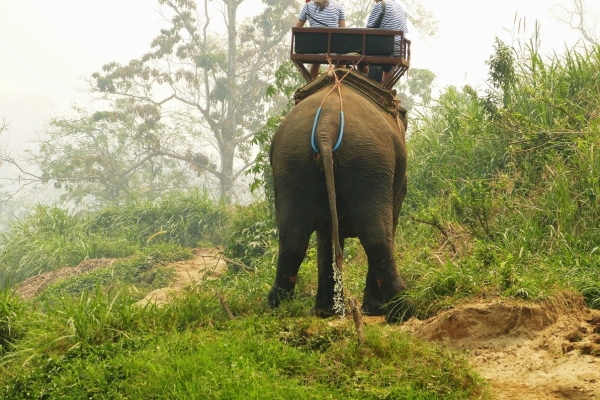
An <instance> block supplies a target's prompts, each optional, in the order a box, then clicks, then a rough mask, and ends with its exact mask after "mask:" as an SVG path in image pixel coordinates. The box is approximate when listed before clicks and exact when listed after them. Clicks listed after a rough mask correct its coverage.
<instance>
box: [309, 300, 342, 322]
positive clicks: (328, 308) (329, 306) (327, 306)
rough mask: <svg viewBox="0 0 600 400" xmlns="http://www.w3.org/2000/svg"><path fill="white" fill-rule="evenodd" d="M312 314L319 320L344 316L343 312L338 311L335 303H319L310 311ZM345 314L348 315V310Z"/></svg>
mask: <svg viewBox="0 0 600 400" xmlns="http://www.w3.org/2000/svg"><path fill="white" fill-rule="evenodd" d="M344 304H345V303H344ZM310 313H311V315H314V316H317V317H319V318H331V317H334V316H336V315H338V316H341V315H342V312H341V311H340V310H339V309H336V308H335V306H334V304H333V303H329V302H318V301H317V302H316V303H315V306H314V307H313V308H311V309H310ZM344 313H345V314H348V309H345V310H344Z"/></svg>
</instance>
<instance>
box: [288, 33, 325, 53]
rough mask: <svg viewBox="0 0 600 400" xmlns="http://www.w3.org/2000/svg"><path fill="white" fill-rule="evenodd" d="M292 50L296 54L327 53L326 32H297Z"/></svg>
mask: <svg viewBox="0 0 600 400" xmlns="http://www.w3.org/2000/svg"><path fill="white" fill-rule="evenodd" d="M294 51H295V52H296V53H297V54H319V53H327V33H316V32H297V33H296V35H295V39H294Z"/></svg>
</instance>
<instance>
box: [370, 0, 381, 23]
mask: <svg viewBox="0 0 600 400" xmlns="http://www.w3.org/2000/svg"><path fill="white" fill-rule="evenodd" d="M382 8H383V7H382V5H381V0H379V1H377V0H376V2H375V5H374V6H373V9H372V10H371V13H370V14H369V18H368V19H367V28H373V27H375V24H376V23H377V19H378V18H379V15H380V14H381V11H382Z"/></svg>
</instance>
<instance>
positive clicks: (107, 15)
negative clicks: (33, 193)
mask: <svg viewBox="0 0 600 400" xmlns="http://www.w3.org/2000/svg"><path fill="white" fill-rule="evenodd" d="M298 1H299V2H300V1H301V0H298ZM302 2H303V1H302ZM588 2H589V3H590V4H592V3H600V2H596V1H590V0H588ZM218 3H219V2H218V0H213V1H212V4H213V5H217V4H218ZM257 3H258V4H260V3H259V2H258V1H257V0H246V1H245V2H244V8H243V9H242V12H244V11H245V12H250V11H249V10H252V9H254V7H253V5H255V4H257ZM342 3H343V0H342ZM423 4H425V5H426V6H427V7H428V8H429V9H430V10H431V11H432V12H433V13H434V15H435V16H436V18H437V19H438V21H439V32H438V34H437V35H436V37H433V38H424V37H421V36H420V35H419V33H418V31H417V30H416V29H414V27H412V29H411V32H410V34H409V38H410V39H411V40H412V56H413V58H412V66H413V67H417V68H426V69H429V70H431V71H433V72H434V73H435V74H436V75H437V76H438V79H437V81H436V83H435V84H436V86H437V87H438V88H442V87H444V86H447V85H457V86H462V85H463V84H465V83H469V84H471V85H472V86H474V87H476V88H480V89H484V88H485V85H484V81H485V78H486V77H487V70H488V69H487V66H486V65H485V61H486V60H487V59H488V58H489V56H490V55H491V53H492V51H493V50H492V49H493V43H494V38H495V37H496V36H499V37H500V38H502V39H503V40H504V41H505V42H506V43H508V44H511V43H513V40H515V39H517V38H521V39H523V38H529V37H530V36H531V34H532V33H533V28H534V23H535V21H536V20H537V21H539V22H540V23H541V39H542V51H543V52H550V51H552V50H557V51H561V50H562V49H563V48H564V46H565V44H564V43H565V42H566V43H568V44H570V45H571V44H573V43H575V42H576V40H577V39H578V38H579V34H578V33H577V32H575V31H573V30H572V29H570V28H569V27H567V26H566V25H565V24H563V23H559V22H558V21H557V20H556V18H555V16H556V15H558V10H557V9H556V8H553V5H556V4H563V5H565V6H566V5H569V4H570V0H503V1H493V0H456V1H448V0H427V1H423ZM592 6H594V7H596V8H598V5H593V4H592ZM215 12H216V11H215ZM515 15H517V19H518V18H522V19H523V18H524V19H525V21H526V32H525V35H520V36H518V35H517V33H516V28H515ZM215 17H216V15H215ZM161 20H162V17H161V16H160V14H159V13H158V5H157V2H155V1H153V0H85V1H83V0H52V1H49V0H19V1H8V0H0V57H1V59H2V62H0V119H2V118H5V119H6V120H7V121H10V123H11V125H10V131H9V132H8V134H5V135H3V136H2V137H0V145H1V146H2V147H5V146H6V145H7V144H8V145H10V144H14V143H17V142H18V143H21V142H22V141H23V140H24V139H26V138H33V137H34V134H35V133H36V132H38V133H39V132H40V131H41V130H42V127H43V124H44V122H45V121H47V120H48V119H49V118H51V117H55V116H66V115H69V113H70V107H71V106H72V105H74V104H77V105H78V106H84V107H85V106H87V105H88V104H90V98H89V96H88V95H87V94H86V93H85V88H86V83H85V79H86V78H88V77H89V76H90V75H91V74H92V73H93V72H95V71H99V70H100V68H101V67H102V65H104V64H106V63H108V62H111V61H117V62H122V63H125V62H127V61H129V60H130V59H132V58H137V57H139V56H140V55H142V54H143V53H145V52H146V51H147V50H148V49H149V43H150V42H151V40H152V39H153V38H154V37H155V36H157V34H158V31H159V29H160V27H161V26H162V25H161ZM521 32H522V31H521ZM11 142H12V143H11Z"/></svg>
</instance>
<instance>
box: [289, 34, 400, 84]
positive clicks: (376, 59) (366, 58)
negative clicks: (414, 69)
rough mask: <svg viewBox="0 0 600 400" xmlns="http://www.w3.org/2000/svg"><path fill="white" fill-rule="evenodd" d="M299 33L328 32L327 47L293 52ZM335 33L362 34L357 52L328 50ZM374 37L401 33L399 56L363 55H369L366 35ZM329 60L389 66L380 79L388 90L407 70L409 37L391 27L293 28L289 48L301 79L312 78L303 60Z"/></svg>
mask: <svg viewBox="0 0 600 400" xmlns="http://www.w3.org/2000/svg"><path fill="white" fill-rule="evenodd" d="M298 33H319V34H326V35H327V47H326V52H324V53H318V54H310V53H309V54H304V53H296V52H295V43H296V40H297V38H296V35H297V34H298ZM332 34H334V35H353V37H356V35H361V36H362V50H361V51H359V52H357V53H358V54H357V53H348V54H337V53H332V52H331V47H332V46H331V42H332V40H331V36H332ZM373 36H400V55H399V56H392V55H390V56H380V55H375V56H374V55H365V54H368V51H367V50H368V49H367V48H366V46H367V37H373ZM328 58H329V59H331V62H332V63H334V64H335V66H336V67H339V66H345V65H353V66H354V67H356V65H357V64H358V63H359V62H360V63H361V64H366V65H389V66H391V67H392V71H391V74H390V75H389V77H388V79H386V80H385V81H383V82H381V86H382V87H383V88H385V89H391V88H393V86H394V85H395V84H396V82H398V79H400V77H401V76H402V75H403V74H404V73H405V72H406V71H407V70H408V68H409V67H410V40H407V39H405V38H404V32H402V31H396V30H390V29H370V28H306V27H301V28H300V27H298V28H297V27H294V28H292V43H291V51H290V59H291V60H292V62H293V63H294V64H295V65H296V66H297V67H298V69H299V70H300V72H301V73H302V76H304V79H306V81H307V82H309V81H310V80H312V77H311V75H310V73H309V72H308V70H307V69H306V67H305V66H304V64H305V63H320V64H328V60H327V59H328Z"/></svg>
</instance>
